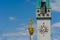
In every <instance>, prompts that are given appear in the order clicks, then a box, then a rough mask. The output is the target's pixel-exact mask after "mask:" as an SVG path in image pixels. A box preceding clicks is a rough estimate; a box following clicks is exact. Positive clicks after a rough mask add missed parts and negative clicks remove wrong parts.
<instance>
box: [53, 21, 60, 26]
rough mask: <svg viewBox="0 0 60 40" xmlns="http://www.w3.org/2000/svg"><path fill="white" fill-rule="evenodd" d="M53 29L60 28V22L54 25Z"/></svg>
mask: <svg viewBox="0 0 60 40" xmlns="http://www.w3.org/2000/svg"><path fill="white" fill-rule="evenodd" d="M52 27H60V22H58V23H55V24H53V25H52Z"/></svg>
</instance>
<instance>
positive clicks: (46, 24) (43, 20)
mask: <svg viewBox="0 0 60 40" xmlns="http://www.w3.org/2000/svg"><path fill="white" fill-rule="evenodd" d="M36 19H37V40H51V38H50V35H51V25H50V20H51V6H50V0H47V1H46V0H38V1H37V7H36Z"/></svg>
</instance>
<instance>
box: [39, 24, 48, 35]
mask: <svg viewBox="0 0 60 40" xmlns="http://www.w3.org/2000/svg"><path fill="white" fill-rule="evenodd" d="M39 32H40V33H41V34H46V33H48V27H46V26H45V24H44V23H43V25H41V27H40V30H39Z"/></svg>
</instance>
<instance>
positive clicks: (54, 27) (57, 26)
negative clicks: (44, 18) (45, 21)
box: [51, 22, 60, 34]
mask: <svg viewBox="0 0 60 40" xmlns="http://www.w3.org/2000/svg"><path fill="white" fill-rule="evenodd" d="M51 28H52V30H51V32H52V33H53V34H56V33H57V32H58V31H57V30H56V29H57V28H60V22H57V23H54V24H52V27H51Z"/></svg>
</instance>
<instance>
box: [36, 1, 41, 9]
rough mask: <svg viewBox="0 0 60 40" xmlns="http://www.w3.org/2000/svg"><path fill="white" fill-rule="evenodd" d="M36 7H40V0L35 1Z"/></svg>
mask: <svg viewBox="0 0 60 40" xmlns="http://www.w3.org/2000/svg"><path fill="white" fill-rule="evenodd" d="M36 8H41V5H40V0H38V1H37V6H36Z"/></svg>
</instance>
